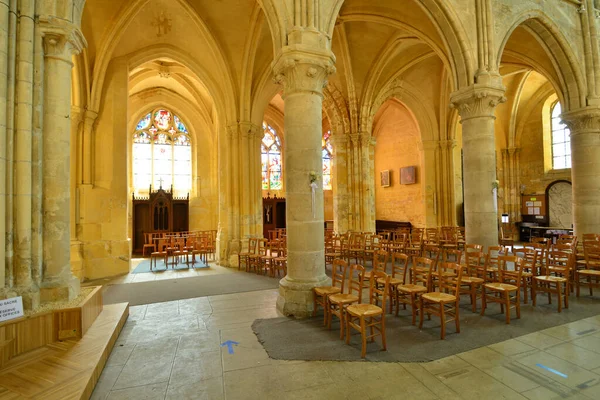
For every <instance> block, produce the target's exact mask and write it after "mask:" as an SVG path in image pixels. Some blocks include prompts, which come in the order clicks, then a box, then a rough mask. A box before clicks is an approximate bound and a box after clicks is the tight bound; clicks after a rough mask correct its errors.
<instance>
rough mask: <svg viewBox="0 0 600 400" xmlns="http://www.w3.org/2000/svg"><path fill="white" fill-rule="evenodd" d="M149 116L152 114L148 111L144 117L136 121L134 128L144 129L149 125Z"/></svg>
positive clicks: (137, 129)
mask: <svg viewBox="0 0 600 400" xmlns="http://www.w3.org/2000/svg"><path fill="white" fill-rule="evenodd" d="M151 118H152V114H150V113H148V114H147V115H146V116H145V117H144V118H142V119H141V120H140V122H138V124H137V126H136V127H135V130H136V131H139V130H140V129H146V128H147V127H148V126H149V125H150V119H151Z"/></svg>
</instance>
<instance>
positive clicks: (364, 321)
mask: <svg viewBox="0 0 600 400" xmlns="http://www.w3.org/2000/svg"><path fill="white" fill-rule="evenodd" d="M379 279H384V284H383V285H382V286H381V287H378V285H377V283H376V282H377V280H379ZM370 282H371V284H370V287H369V304H352V305H350V306H348V308H346V343H347V344H350V328H352V329H355V330H357V331H359V332H360V336H361V341H362V351H361V355H360V356H361V357H362V358H365V357H366V355H367V339H370V340H371V341H374V340H375V337H376V336H381V344H382V347H383V350H384V351H385V350H387V345H386V340H385V312H384V311H383V308H384V307H385V302H386V300H387V297H388V294H389V283H390V277H389V275H387V274H386V273H385V272H381V271H373V274H372V275H371V279H370ZM379 301H381V307H379V306H378V305H377V304H378V302H379ZM367 329H369V330H370V334H369V335H367Z"/></svg>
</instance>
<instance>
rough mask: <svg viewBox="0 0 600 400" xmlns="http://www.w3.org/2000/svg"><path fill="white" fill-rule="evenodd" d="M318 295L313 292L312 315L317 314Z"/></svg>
mask: <svg viewBox="0 0 600 400" xmlns="http://www.w3.org/2000/svg"><path fill="white" fill-rule="evenodd" d="M318 296H319V295H318V294H316V293H313V315H312V316H313V317H314V316H316V315H317V297H318Z"/></svg>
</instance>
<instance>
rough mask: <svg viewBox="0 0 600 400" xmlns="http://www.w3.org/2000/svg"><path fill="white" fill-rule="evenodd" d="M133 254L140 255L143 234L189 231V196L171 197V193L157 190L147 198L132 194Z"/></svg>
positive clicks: (143, 241)
mask: <svg viewBox="0 0 600 400" xmlns="http://www.w3.org/2000/svg"><path fill="white" fill-rule="evenodd" d="M132 219H133V221H132V225H133V235H132V238H133V252H134V253H142V252H143V248H144V244H145V243H146V242H145V240H144V234H146V233H153V234H154V233H167V232H187V231H188V230H189V194H188V195H187V196H186V197H185V198H183V197H173V191H172V189H171V190H165V189H162V188H160V189H158V190H157V191H153V190H152V187H150V194H149V196H147V197H144V196H136V195H135V194H133V213H132Z"/></svg>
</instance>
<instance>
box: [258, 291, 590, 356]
mask: <svg viewBox="0 0 600 400" xmlns="http://www.w3.org/2000/svg"><path fill="white" fill-rule="evenodd" d="M467 301H468V300H467ZM546 303H547V297H546V296H541V295H540V296H539V297H538V304H537V306H536V307H535V308H534V307H533V306H532V305H531V302H530V303H529V304H528V305H522V307H521V319H511V323H510V325H506V324H505V320H504V314H500V306H499V305H496V304H493V305H490V306H489V307H488V309H487V310H486V315H485V316H483V317H482V316H480V315H479V313H477V314H474V313H472V312H471V309H470V305H468V304H465V305H464V307H461V310H460V330H461V331H460V333H458V334H457V333H455V328H454V322H451V323H450V324H448V325H447V326H446V339H445V340H440V322H439V318H436V317H435V316H432V317H431V321H428V320H427V319H426V320H425V322H424V324H423V330H419V328H418V324H419V320H418V318H417V324H416V326H413V325H411V316H410V311H409V310H408V309H407V310H406V311H404V310H401V312H400V315H399V316H398V317H395V316H393V315H389V314H388V315H387V317H386V334H387V351H381V340H380V339H381V338H380V337H377V338H376V339H375V342H374V343H368V346H367V358H366V360H367V361H387V362H428V361H433V360H437V359H440V358H444V357H447V356H451V355H454V354H457V353H462V352H465V351H469V350H473V349H476V348H479V347H482V346H488V345H490V344H494V343H498V342H501V341H504V340H508V339H511V338H514V337H518V336H522V335H525V334H528V333H532V332H536V331H539V330H542V329H546V328H551V327H554V326H557V325H562V324H566V323H569V322H573V321H577V320H580V319H583V318H588V317H592V316H595V315H597V314H600V298H598V297H596V298H593V299H592V298H589V297H582V298H580V299H579V300H577V299H576V298H575V297H574V296H571V298H569V309H563V311H562V313H560V314H559V313H558V312H557V307H556V303H555V302H553V304H552V305H548V304H546ZM512 316H513V317H514V316H515V312H514V310H513V313H512ZM333 321H334V322H332V329H331V330H327V328H325V327H323V317H322V314H320V316H318V317H315V318H310V319H307V320H294V319H289V318H274V319H260V320H256V321H255V322H254V324H253V325H252V329H253V330H254V333H255V334H256V336H257V337H258V340H259V341H260V342H261V343H262V345H263V347H264V348H265V350H266V351H267V353H268V354H269V357H271V358H274V359H277V360H309V361H319V360H321V361H360V360H361V358H360V352H361V351H360V349H361V341H360V335H359V334H358V332H356V331H354V332H353V336H352V337H351V340H350V345H346V342H345V341H342V340H340V339H339V334H340V331H339V322H338V320H337V318H335V317H334V320H333ZM598 331H599V332H600V328H599V329H598ZM586 333H587V332H586Z"/></svg>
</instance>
